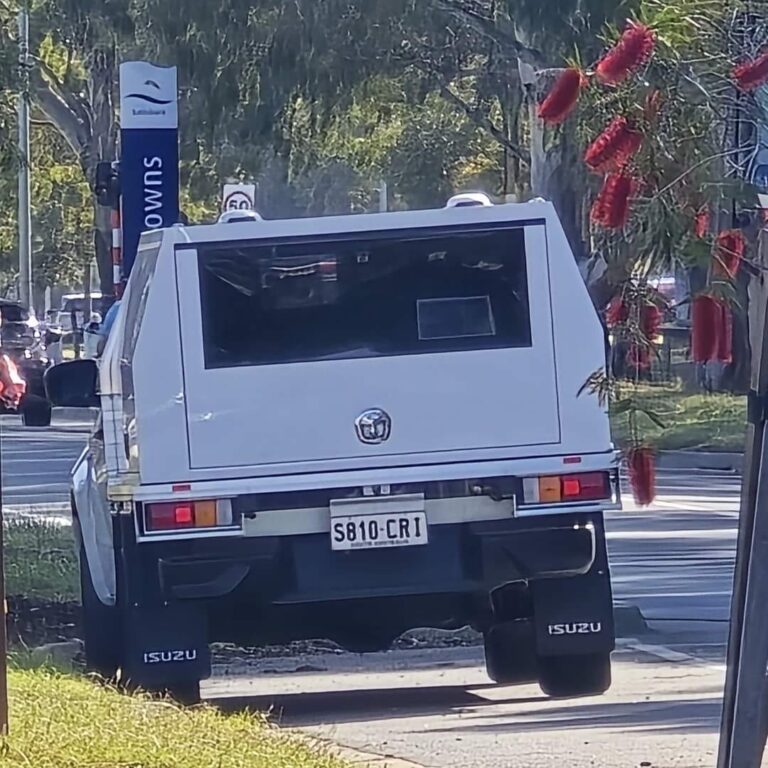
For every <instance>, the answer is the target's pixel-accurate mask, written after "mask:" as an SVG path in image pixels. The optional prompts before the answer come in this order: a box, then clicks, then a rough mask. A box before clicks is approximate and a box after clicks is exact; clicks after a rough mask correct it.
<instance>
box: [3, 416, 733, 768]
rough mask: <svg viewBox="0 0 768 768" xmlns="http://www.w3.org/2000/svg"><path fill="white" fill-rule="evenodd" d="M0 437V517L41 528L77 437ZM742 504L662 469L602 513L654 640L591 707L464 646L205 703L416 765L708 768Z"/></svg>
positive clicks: (616, 570)
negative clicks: (511, 683) (638, 497)
mask: <svg viewBox="0 0 768 768" xmlns="http://www.w3.org/2000/svg"><path fill="white" fill-rule="evenodd" d="M0 439H1V440H2V462H3V477H2V482H3V503H4V508H5V509H6V511H11V512H12V511H21V510H26V511H27V512H28V513H34V514H41V515H44V514H46V513H47V512H50V511H51V510H52V509H54V510H55V509H56V505H57V504H58V505H61V504H62V503H63V502H66V499H67V483H68V473H69V469H70V467H71V465H72V464H73V463H74V461H75V459H76V458H77V456H78V454H79V453H80V450H81V448H82V445H83V441H84V439H85V435H84V434H83V433H82V430H78V429H77V427H75V426H73V425H71V424H70V425H68V426H59V427H58V428H53V429H51V430H46V431H30V430H22V429H21V428H20V427H18V426H17V425H15V423H14V420H13V419H12V418H11V417H3V418H2V419H0ZM738 497H739V479H738V478H737V477H735V476H731V475H726V474H718V473H701V472H698V473H697V472H679V471H678V472H664V473H661V474H660V477H659V497H658V499H657V502H656V503H655V504H654V505H653V506H652V507H651V508H650V509H638V508H636V507H635V506H634V504H633V503H632V502H631V500H630V499H625V508H624V510H623V511H621V512H617V513H613V514H611V515H610V516H609V519H608V522H607V528H608V537H609V552H610V558H611V565H612V571H613V583H614V590H615V596H616V599H617V601H619V602H622V603H627V604H632V605H637V606H638V607H639V608H640V609H641V611H642V613H643V614H644V616H645V617H646V618H647V619H648V620H649V625H650V628H651V632H650V633H646V634H642V635H640V634H638V636H637V637H634V638H628V637H625V638H623V639H622V640H621V641H620V647H619V650H618V652H617V654H616V656H615V661H614V681H615V682H614V686H613V688H612V690H611V692H610V693H609V694H608V695H607V696H604V697H601V698H599V699H583V700H576V701H568V702H562V701H551V700H546V699H543V698H542V697H541V695H540V693H539V691H538V688H536V687H525V688H511V689H507V688H498V687H494V686H490V685H489V684H488V679H487V678H486V677H485V674H484V671H483V667H482V651H481V649H479V648H476V647H471V648H454V649H442V650H418V651H396V652H390V653H386V654H375V655H371V656H366V657H359V656H356V655H352V654H345V653H340V654H334V653H326V654H321V655H312V656H309V657H306V658H305V657H298V656H294V657H290V658H278V659H270V660H262V661H258V662H252V663H246V662H243V664H242V665H240V666H237V665H235V666H232V665H230V666H228V667H227V668H219V669H217V670H216V675H215V677H214V679H213V680H212V681H210V682H209V683H208V684H207V686H206V687H205V689H204V694H205V695H206V696H207V697H208V698H209V699H210V700H212V701H213V702H214V703H217V704H218V705H220V706H222V707H223V708H225V709H227V710H233V709H234V710H237V709H242V708H246V707H247V708H256V709H261V710H270V711H272V713H273V716H274V717H275V719H276V720H278V721H279V722H281V723H283V724H285V725H286V726H289V727H296V728H300V729H302V730H304V731H306V732H308V733H310V734H311V735H312V736H313V737H319V738H321V739H327V740H329V741H333V742H335V743H337V744H343V745H345V746H348V747H351V748H354V749H355V750H361V751H363V752H366V753H375V754H377V755H384V756H386V755H393V756H395V757H397V758H403V759H406V760H408V761H412V762H413V763H414V764H418V765H424V766H441V767H447V766H462V767H463V768H474V766H477V767H478V768H479V767H480V766H489V767H491V768H492V767H493V766H517V765H520V766H532V767H533V766H545V765H546V766H549V765H552V766H558V768H559V767H560V766H562V765H564V764H567V765H569V766H575V767H577V768H578V767H580V766H585V768H586V766H592V765H602V766H640V765H641V764H644V765H646V764H647V765H648V766H653V768H665V767H666V766H670V767H671V766H675V767H676V768H690V766H698V765H711V764H713V762H714V757H713V755H714V751H715V749H716V734H717V725H718V716H719V706H720V697H721V691H722V681H723V665H722V659H723V656H724V651H725V641H726V633H727V615H728V603H729V594H730V588H731V575H732V569H733V562H734V551H735V544H736V528H737V521H738V501H739V498H738ZM6 505H8V506H6ZM59 509H60V506H59ZM383 764H388V761H387V760H385V761H384V763H383ZM392 764H393V765H395V763H392Z"/></svg>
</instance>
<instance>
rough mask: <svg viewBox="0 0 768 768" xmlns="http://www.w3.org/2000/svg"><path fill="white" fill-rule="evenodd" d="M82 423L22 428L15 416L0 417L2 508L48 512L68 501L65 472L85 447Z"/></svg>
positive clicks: (83, 425)
mask: <svg viewBox="0 0 768 768" xmlns="http://www.w3.org/2000/svg"><path fill="white" fill-rule="evenodd" d="M85 429H86V423H85V422H75V421H67V422H57V423H55V425H54V426H53V427H51V428H49V429H29V428H27V429H25V428H23V427H22V426H21V424H20V422H19V419H18V418H17V417H15V416H0V445H1V446H2V456H1V457H0V458H1V460H2V466H1V467H0V471H1V472H2V491H3V508H7V507H9V506H10V507H11V509H17V510H22V509H24V508H28V507H30V506H34V507H37V508H39V511H41V512H42V511H43V510H44V509H45V508H47V509H48V511H50V510H51V508H54V509H55V508H56V507H57V505H58V507H61V505H63V504H65V503H66V502H67V500H68V499H69V473H70V470H71V469H72V466H73V465H74V463H75V461H76V460H77V457H78V456H79V455H80V453H81V452H82V450H83V446H84V445H85V441H86V437H87V432H85V431H84V430H85Z"/></svg>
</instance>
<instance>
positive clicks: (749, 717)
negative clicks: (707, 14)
mask: <svg viewBox="0 0 768 768" xmlns="http://www.w3.org/2000/svg"><path fill="white" fill-rule="evenodd" d="M758 23H759V19H758V18H757V17H756V16H755V15H754V14H752V13H750V8H749V2H747V7H746V9H745V11H743V12H741V13H738V14H737V15H736V16H735V18H734V29H733V32H734V35H733V37H734V39H735V40H736V41H737V45H738V48H739V49H740V50H737V51H736V53H743V52H744V51H746V50H747V49H748V48H751V46H752V39H753V37H754V36H755V32H756V26H757V24H758ZM748 106H749V102H748V100H747V98H746V97H745V96H744V95H743V94H737V95H736V104H735V107H734V109H733V116H732V120H733V143H732V148H733V149H734V150H737V155H736V161H735V166H736V174H737V175H739V176H742V177H744V176H746V175H747V170H748V169H747V168H746V161H745V158H746V157H747V155H748V150H749V144H751V142H752V138H751V137H750V136H744V135H743V130H742V128H743V126H744V123H745V122H746V121H745V120H744V116H745V115H744V112H745V108H746V107H748ZM755 141H759V135H757V136H756V137H755ZM738 150H742V151H738ZM731 215H732V224H733V225H734V226H735V225H736V224H737V223H738V221H739V216H738V208H737V204H736V202H735V201H734V203H733V207H732V211H731ZM759 248H760V250H761V252H764V249H765V248H766V235H765V233H763V232H761V234H760V242H759ZM767 289H768V286H767V285H766V283H765V282H764V281H761V283H760V290H759V291H758V292H757V295H756V297H755V300H756V301H757V302H758V308H759V330H760V335H759V337H758V340H757V342H756V344H755V348H754V349H753V352H752V356H753V359H752V377H751V383H750V392H749V413H748V430H747V443H746V454H745V457H744V477H743V480H742V491H741V506H740V512H739V535H738V539H737V542H736V568H735V573H734V582H733V595H732V599H731V616H730V631H729V637H728V653H727V669H726V680H725V691H724V696H723V711H722V716H721V723H720V746H719V750H718V756H717V766H718V768H759V767H760V765H761V762H762V757H763V753H764V751H765V744H766V724H767V723H768V720H767V719H766V718H768V708H767V707H766V705H767V704H768V680H767V679H766V665H767V664H768V611H766V605H768V290H767Z"/></svg>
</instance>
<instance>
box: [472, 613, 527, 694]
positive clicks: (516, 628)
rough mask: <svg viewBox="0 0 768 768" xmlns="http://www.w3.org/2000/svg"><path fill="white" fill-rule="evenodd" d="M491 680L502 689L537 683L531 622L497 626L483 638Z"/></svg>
mask: <svg viewBox="0 0 768 768" xmlns="http://www.w3.org/2000/svg"><path fill="white" fill-rule="evenodd" d="M484 640H485V668H486V671H487V672H488V677H490V678H491V680H493V681H494V682H495V683H500V684H502V685H522V684H524V683H535V682H536V680H537V672H536V638H535V634H534V628H533V624H532V622H531V621H528V620H519V621H505V622H501V623H499V624H494V625H493V626H492V627H491V628H490V629H488V630H487V631H486V632H485V634H484Z"/></svg>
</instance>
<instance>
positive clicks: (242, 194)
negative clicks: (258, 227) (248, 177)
mask: <svg viewBox="0 0 768 768" xmlns="http://www.w3.org/2000/svg"><path fill="white" fill-rule="evenodd" d="M222 197H223V204H222V212H223V213H226V212H227V211H252V210H253V209H254V208H255V207H256V185H255V184H225V185H224V194H223V196H222Z"/></svg>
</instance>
